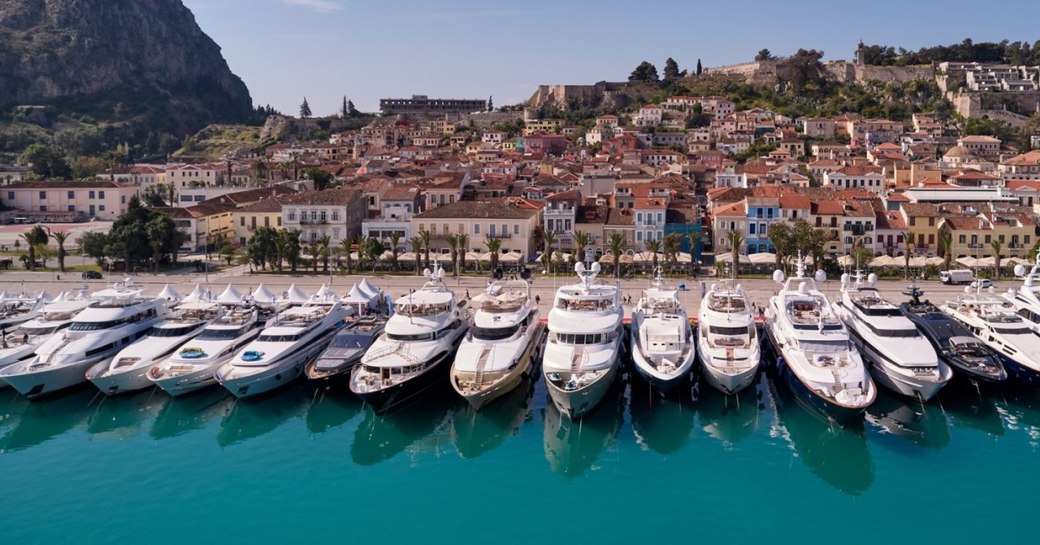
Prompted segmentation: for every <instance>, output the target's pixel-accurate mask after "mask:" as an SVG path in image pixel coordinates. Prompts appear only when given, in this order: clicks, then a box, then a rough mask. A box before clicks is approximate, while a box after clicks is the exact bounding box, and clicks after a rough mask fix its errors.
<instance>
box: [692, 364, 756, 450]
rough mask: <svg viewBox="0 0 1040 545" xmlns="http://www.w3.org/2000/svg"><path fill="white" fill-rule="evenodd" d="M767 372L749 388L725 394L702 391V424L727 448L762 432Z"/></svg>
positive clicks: (699, 399) (698, 413) (700, 402)
mask: <svg viewBox="0 0 1040 545" xmlns="http://www.w3.org/2000/svg"><path fill="white" fill-rule="evenodd" d="M766 388H768V386H767V384H766V379H765V374H764V373H760V374H759V375H758V377H756V378H755V380H754V382H753V383H752V384H751V386H750V387H749V388H745V389H743V390H741V391H740V392H738V393H737V394H734V395H729V396H727V395H723V394H721V393H719V392H717V391H715V390H710V389H709V390H704V389H702V390H701V395H700V398H698V399H697V416H698V421H699V423H700V427H701V429H702V430H704V432H705V433H707V434H708V435H709V436H711V437H712V438H713V439H716V440H718V441H720V442H722V444H723V446H724V447H725V448H726V449H730V448H732V447H733V445H735V444H736V443H739V442H740V441H743V440H744V439H747V438H748V437H751V436H753V435H755V434H756V433H757V432H758V424H759V415H760V414H761V413H762V410H763V409H764V407H763V403H762V401H761V400H762V398H763V397H764V396H765V395H766V392H765V390H766Z"/></svg>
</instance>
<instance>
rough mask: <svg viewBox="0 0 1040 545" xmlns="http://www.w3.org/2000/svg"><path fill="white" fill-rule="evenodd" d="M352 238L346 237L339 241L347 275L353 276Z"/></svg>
mask: <svg viewBox="0 0 1040 545" xmlns="http://www.w3.org/2000/svg"><path fill="white" fill-rule="evenodd" d="M354 238H355V237H353V236H348V237H346V238H344V239H343V240H341V241H339V243H340V245H341V246H343V259H345V260H346V267H347V274H354V256H352V255H351V254H352V253H353V252H354Z"/></svg>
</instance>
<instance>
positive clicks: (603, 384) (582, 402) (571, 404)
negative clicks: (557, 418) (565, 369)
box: [545, 355, 618, 420]
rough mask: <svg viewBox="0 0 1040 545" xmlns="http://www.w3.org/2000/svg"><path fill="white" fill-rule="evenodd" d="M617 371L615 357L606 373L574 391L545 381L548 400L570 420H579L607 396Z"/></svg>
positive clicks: (616, 357)
mask: <svg viewBox="0 0 1040 545" xmlns="http://www.w3.org/2000/svg"><path fill="white" fill-rule="evenodd" d="M617 369H618V356H617V355H615V356H614V361H613V362H611V364H610V367H608V368H607V369H606V373H604V374H603V376H601V377H599V378H598V379H597V380H595V381H594V382H592V383H590V384H587V385H586V386H584V387H582V388H578V389H576V390H566V389H563V388H560V387H559V386H557V385H556V384H555V383H554V382H553V381H551V380H546V381H545V383H546V385H547V386H548V390H549V398H550V399H552V402H553V405H555V406H556V408H557V409H559V410H560V413H561V414H563V415H564V416H566V417H567V418H570V419H571V420H577V419H580V418H581V417H583V416H585V415H586V414H588V413H589V412H590V411H592V409H594V408H596V405H598V404H599V402H600V401H602V400H603V396H605V395H606V394H607V391H609V390H610V387H611V385H612V384H614V376H615V375H617Z"/></svg>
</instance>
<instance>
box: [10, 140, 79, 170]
mask: <svg viewBox="0 0 1040 545" xmlns="http://www.w3.org/2000/svg"><path fill="white" fill-rule="evenodd" d="M18 162H19V163H21V164H23V165H28V166H29V170H30V171H32V173H33V174H35V175H36V176H37V177H40V178H44V179H46V178H68V177H69V176H71V175H72V169H71V168H69V164H68V162H66V161H65V156H64V155H63V154H62V153H61V150H59V149H58V148H57V147H55V146H51V145H47V144H41V143H35V144H30V145H29V146H27V147H26V148H25V149H24V150H22V153H21V155H19V156H18Z"/></svg>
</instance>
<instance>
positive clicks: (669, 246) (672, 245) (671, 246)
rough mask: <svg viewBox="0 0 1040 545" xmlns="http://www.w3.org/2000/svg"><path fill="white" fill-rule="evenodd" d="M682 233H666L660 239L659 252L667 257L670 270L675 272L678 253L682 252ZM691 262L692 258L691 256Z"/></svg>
mask: <svg viewBox="0 0 1040 545" xmlns="http://www.w3.org/2000/svg"><path fill="white" fill-rule="evenodd" d="M682 241H683V235H682V233H668V234H667V235H665V236H664V238H663V239H661V251H662V252H664V255H665V256H667V258H668V262H669V264H670V265H671V266H672V270H673V271H674V270H675V266H676V264H677V263H678V262H679V252H680V251H681V250H682ZM691 260H692V256H691Z"/></svg>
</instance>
